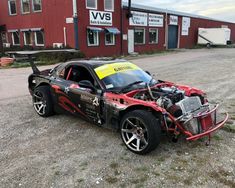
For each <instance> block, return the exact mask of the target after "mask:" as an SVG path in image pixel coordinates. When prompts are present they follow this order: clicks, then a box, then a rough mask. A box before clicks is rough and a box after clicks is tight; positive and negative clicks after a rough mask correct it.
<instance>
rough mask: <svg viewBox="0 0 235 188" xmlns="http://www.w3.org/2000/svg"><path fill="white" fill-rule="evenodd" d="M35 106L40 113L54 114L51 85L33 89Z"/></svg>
mask: <svg viewBox="0 0 235 188" xmlns="http://www.w3.org/2000/svg"><path fill="white" fill-rule="evenodd" d="M32 98H33V106H34V109H35V111H36V112H37V114H38V115H40V116H42V117H49V116H51V115H53V114H54V111H53V103H52V100H51V93H50V88H49V86H39V87H37V88H36V89H35V90H34V91H33V97H32Z"/></svg>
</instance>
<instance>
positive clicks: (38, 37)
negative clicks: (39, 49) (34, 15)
mask: <svg viewBox="0 0 235 188" xmlns="http://www.w3.org/2000/svg"><path fill="white" fill-rule="evenodd" d="M34 37H35V45H36V46H44V33H43V31H35V33H34Z"/></svg>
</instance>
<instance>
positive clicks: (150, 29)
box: [149, 28, 159, 44]
mask: <svg viewBox="0 0 235 188" xmlns="http://www.w3.org/2000/svg"><path fill="white" fill-rule="evenodd" d="M152 30H155V31H156V33H157V36H156V37H157V38H156V39H157V41H156V42H150V37H149V44H158V39H159V37H158V29H157V28H149V35H150V33H151V31H152Z"/></svg>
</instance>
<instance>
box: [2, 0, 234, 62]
mask: <svg viewBox="0 0 235 188" xmlns="http://www.w3.org/2000/svg"><path fill="white" fill-rule="evenodd" d="M130 11H131V12H130ZM130 13H131V14H132V16H131V17H129V15H130ZM4 25H5V27H4ZM0 27H1V28H4V30H3V29H2V30H1V31H0V32H1V39H2V41H3V43H4V46H5V47H10V46H11V47H12V46H21V47H22V46H32V47H35V48H36V47H37V48H46V47H65V46H69V47H72V48H77V49H80V50H81V51H82V52H84V53H85V54H86V56H88V57H92V56H114V55H121V54H127V53H128V52H129V53H132V52H147V51H156V50H163V49H167V48H190V47H193V46H194V45H195V44H196V43H197V35H198V28H199V27H205V28H207V27H228V28H230V29H231V40H232V41H235V24H234V23H228V22H221V21H216V20H213V19H210V18H206V17H202V16H197V15H192V14H187V13H181V12H175V11H169V10H165V9H158V8H153V7H146V6H142V5H135V4H132V8H131V9H128V5H127V4H125V3H122V0H66V1H65V0H1V6H0Z"/></svg>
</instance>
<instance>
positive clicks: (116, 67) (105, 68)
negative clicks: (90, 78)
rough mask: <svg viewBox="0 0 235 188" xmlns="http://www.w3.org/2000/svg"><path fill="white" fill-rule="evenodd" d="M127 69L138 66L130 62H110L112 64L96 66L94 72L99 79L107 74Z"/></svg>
mask: <svg viewBox="0 0 235 188" xmlns="http://www.w3.org/2000/svg"><path fill="white" fill-rule="evenodd" d="M129 70H140V68H139V67H138V66H136V65H134V64H132V63H129V62H122V63H112V64H105V65H102V66H100V67H98V68H96V69H95V72H96V74H97V76H98V77H99V79H103V78H105V77H107V76H110V75H113V74H116V73H119V72H125V71H129Z"/></svg>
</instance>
